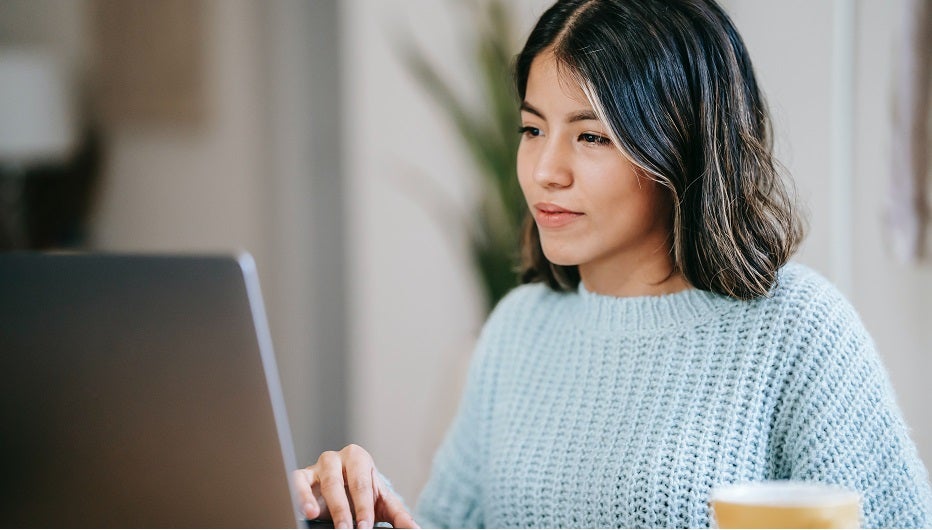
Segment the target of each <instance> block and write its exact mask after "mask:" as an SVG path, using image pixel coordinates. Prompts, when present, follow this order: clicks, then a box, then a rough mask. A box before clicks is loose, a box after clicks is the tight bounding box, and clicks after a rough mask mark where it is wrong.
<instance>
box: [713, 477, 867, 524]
mask: <svg viewBox="0 0 932 530" xmlns="http://www.w3.org/2000/svg"><path fill="white" fill-rule="evenodd" d="M709 505H710V507H711V509H712V513H711V515H712V522H713V525H715V526H717V527H718V528H858V527H860V520H861V497H860V495H858V494H857V493H855V492H853V491H851V490H848V489H845V488H842V487H840V486H831V485H828V484H819V483H816V482H793V481H767V482H750V483H745V484H736V485H733V486H724V487H719V488H715V489H713V490H712V495H711V497H710V499H709Z"/></svg>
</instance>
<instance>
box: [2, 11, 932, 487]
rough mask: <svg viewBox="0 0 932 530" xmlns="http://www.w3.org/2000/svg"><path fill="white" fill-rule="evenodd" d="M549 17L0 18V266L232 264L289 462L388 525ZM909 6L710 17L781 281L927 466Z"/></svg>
mask: <svg viewBox="0 0 932 530" xmlns="http://www.w3.org/2000/svg"><path fill="white" fill-rule="evenodd" d="M549 3H550V2H549V0H513V1H509V2H507V3H506V5H505V7H504V8H501V9H497V8H496V7H495V5H494V4H488V3H485V2H480V1H455V0H444V1H438V0H379V1H376V0H340V1H337V0H314V1H310V0H272V1H267V2H266V1H258V0H0V117H2V118H0V200H2V202H0V217H2V221H0V226H2V228H3V230H2V232H0V244H2V246H3V248H45V249H47V248H66V249H74V248H77V249H94V250H104V251H146V252H149V251H155V252H229V251H235V250H239V249H245V250H248V251H250V252H251V253H253V255H254V256H255V258H256V261H257V263H258V266H259V271H260V276H261V280H262V282H263V289H264V295H265V299H266V305H267V308H268V314H269V320H270V323H271V327H272V332H273V339H274V343H275V348H276V353H277V356H278V359H279V369H280V370H281V379H282V383H283V387H284V390H285V394H286V396H285V397H286V402H287V406H288V412H289V416H290V420H291V426H292V430H293V434H294V438H295V445H296V448H297V453H298V460H299V463H301V464H302V465H306V464H310V463H312V462H314V461H315V460H316V458H317V455H318V454H319V453H320V452H321V451H323V450H326V449H339V448H340V447H342V446H343V445H345V444H346V443H348V442H355V443H358V444H360V445H362V446H363V447H365V448H367V449H368V450H369V451H370V452H371V453H372V454H373V456H374V457H375V460H376V463H377V465H378V466H379V468H380V470H381V471H382V472H383V473H385V474H386V475H387V476H389V477H390V478H391V479H392V480H393V481H394V483H395V486H396V487H397V489H398V490H399V491H400V492H401V493H402V494H403V495H404V496H405V498H406V499H407V500H408V502H409V503H413V502H414V501H415V499H416V496H417V493H418V492H419V491H420V488H421V487H422V485H423V484H424V482H425V480H426V478H427V474H428V472H429V469H430V463H431V457H432V453H433V451H434V449H435V448H436V446H437V444H438V443H439V441H440V439H441V437H442V435H443V432H444V430H445V428H446V426H447V424H448V422H449V421H450V418H451V416H452V415H453V413H454V411H455V408H456V405H457V401H458V398H459V390H460V387H461V384H462V378H463V375H464V370H465V367H466V365H467V363H468V361H469V357H470V354H471V350H472V347H473V344H474V341H475V339H476V337H477V334H478V332H479V329H480V326H481V324H482V321H483V319H484V317H485V314H486V311H487V308H488V306H489V305H490V303H491V301H492V300H494V297H495V296H497V295H498V293H500V292H501V290H502V281H503V280H502V279H501V274H498V276H496V274H495V273H494V272H491V273H490V272H489V271H494V270H495V268H494V267H493V266H494V265H495V264H496V263H501V262H502V260H503V259H504V260H505V261H507V259H508V257H509V255H508V251H506V250H503V249H502V248H501V241H506V242H507V241H508V240H509V239H508V238H509V237H510V232H509V231H508V230H507V229H505V228H502V227H506V226H507V223H508V222H509V220H510V219H511V218H512V217H513V215H514V212H515V207H514V204H512V203H511V202H510V199H509V198H510V197H512V195H509V194H511V193H513V191H514V190H513V188H512V187H511V184H509V182H512V181H510V180H507V179H506V180H507V182H506V181H503V180H502V179H501V174H502V172H508V171H509V168H510V167H511V166H510V164H511V163H513V162H512V161H510V158H509V157H504V156H503V155H502V153H508V152H509V150H510V149H512V147H511V146H512V145H513V143H514V142H515V141H516V140H517V134H514V135H513V136H507V137H506V136H503V135H502V134H501V131H502V130H510V129H511V128H512V127H515V126H516V125H517V123H512V121H511V120H512V118H511V117H509V114H508V112H509V110H508V109H506V108H503V107H502V95H503V94H505V95H506V96H507V92H503V90H506V89H503V88H502V87H507V79H506V78H505V74H502V73H500V72H499V73H498V74H495V73H494V72H496V70H495V69H496V68H499V67H500V63H501V62H502V61H501V57H505V58H506V59H508V58H510V57H511V55H513V54H514V53H516V52H517V51H518V50H519V48H520V45H521V43H522V40H523V38H524V37H525V36H526V35H527V32H528V31H529V30H530V28H531V26H532V25H533V23H534V21H535V20H536V19H537V17H538V16H539V15H540V14H541V13H542V12H543V10H544V9H545V8H546V7H547V5H549ZM922 3H923V0H894V1H889V2H872V1H868V0H856V1H855V0H835V1H822V2H810V1H808V0H789V1H785V2H779V3H777V2H756V1H751V0H728V1H725V2H724V6H725V8H726V9H727V10H728V12H729V13H730V14H731V15H732V17H733V18H734V20H735V22H736V23H737V25H738V28H739V31H741V32H742V35H743V37H744V39H745V41H746V43H747V45H748V47H749V48H750V52H751V56H752V58H753V60H754V61H755V66H756V70H757V73H758V76H759V81H760V82H761V84H762V86H763V90H764V91H765V93H766V95H767V97H768V99H769V102H770V106H771V111H772V113H773V116H774V122H775V123H774V129H775V132H776V140H777V151H778V156H779V158H780V160H781V161H782V162H783V164H784V165H785V166H786V167H787V169H788V170H789V173H790V174H791V175H792V176H793V178H794V180H795V182H796V184H797V187H798V190H799V194H800V197H801V198H802V200H803V201H804V203H805V204H806V205H807V207H808V210H809V221H810V227H811V228H810V232H809V237H808V239H807V241H806V243H805V245H804V247H803V248H802V250H801V252H800V253H799V255H798V257H797V260H798V261H800V262H803V263H806V264H808V265H810V266H812V267H814V268H815V269H817V270H819V271H820V272H821V273H823V274H824V275H826V276H827V277H828V278H829V279H831V280H832V281H833V282H834V283H835V284H836V285H838V286H839V288H840V289H841V290H842V291H843V292H844V293H845V294H846V295H847V296H848V297H849V299H850V300H851V301H852V302H853V303H854V305H855V307H856V308H857V309H858V311H859V313H860V314H861V316H862V319H863V320H864V322H865V324H866V326H867V328H868V329H869V331H870V332H871V333H872V334H873V337H874V339H875V341H876V343H877V346H878V350H879V352H880V354H881V356H882V357H883V360H884V362H885V363H886V366H887V368H888V370H889V372H890V376H891V379H892V381H893V385H894V388H895V389H896V392H897V396H898V399H899V404H900V406H901V408H902V409H903V411H904V413H905V416H906V419H907V422H908V423H909V424H910V426H911V428H912V435H913V439H914V440H915V442H916V443H917V445H918V447H919V451H920V454H921V456H922V457H923V459H924V461H925V462H926V465H927V467H928V466H929V465H930V464H932V418H930V416H929V412H928V405H929V398H928V390H927V388H928V387H927V375H928V374H929V373H930V372H932V370H930V369H932V266H930V264H929V262H928V260H925V261H924V260H923V259H922V258H921V248H922V246H921V243H923V242H924V239H923V238H924V234H925V232H924V231H923V230H922V228H923V227H924V226H926V225H925V223H926V219H925V217H924V216H927V215H928V213H927V212H924V211H922V208H921V207H917V206H916V205H917V204H919V205H921V204H923V202H922V201H921V200H917V197H921V198H922V199H925V195H923V194H926V193H927V192H928V186H924V185H922V182H923V180H922V179H913V178H905V177H904V175H906V174H907V173H909V171H910V167H911V166H910V165H909V164H908V163H906V162H910V163H912V162H914V161H916V160H919V161H920V162H923V161H926V163H927V153H928V144H927V143H921V142H920V143H918V144H917V143H916V141H915V140H916V139H915V137H909V135H907V136H906V137H904V136H903V132H902V131H903V130H906V129H909V127H906V129H904V116H906V118H907V119H906V120H905V121H906V122H909V123H912V125H913V128H912V129H909V130H910V131H912V132H913V133H915V131H916V130H917V129H916V127H915V126H914V125H915V122H916V120H912V121H911V122H910V120H909V119H908V118H909V116H912V115H913V114H911V113H910V109H911V107H910V106H909V105H910V104H911V102H916V101H918V102H920V104H919V105H918V106H919V107H922V105H921V102H922V101H925V102H926V103H925V112H926V114H923V116H927V115H928V108H927V107H928V60H927V57H928V55H929V53H930V52H929V49H928V39H927V38H926V39H925V41H926V44H924V45H923V44H920V45H919V47H918V48H916V46H915V42H917V39H916V38H913V37H915V35H916V34H917V33H916V30H915V29H914V27H915V25H916V20H917V19H916V16H915V13H916V9H917V5H918V6H920V7H921V5H922ZM926 11H928V10H926ZM928 33H929V32H925V34H928ZM911 35H912V36H913V37H911ZM918 35H920V36H921V35H922V32H920V33H918ZM918 40H922V39H918ZM917 50H918V52H917ZM923 56H925V57H926V60H925V63H922V62H921V61H922V57H923ZM917 64H919V65H921V64H925V65H926V66H925V69H923V68H919V67H917V66H916V65H917ZM917 72H918V73H920V74H921V73H922V72H925V73H924V74H923V75H924V76H925V77H924V78H923V77H922V76H919V77H920V79H919V81H918V82H917V79H916V75H914V74H916V73H917ZM922 79H925V81H924V82H923V81H922ZM916 87H918V88H916ZM917 94H918V97H917ZM923 98H924V99H923ZM904 109H905V110H904ZM907 125H908V124H907ZM921 125H923V126H925V125H927V123H926V122H925V121H922V122H921ZM914 136H915V135H914ZM904 138H905V140H904ZM910 138H911V139H910ZM482 139H489V140H490V142H491V143H486V142H485V141H484V140H482ZM922 139H927V137H926V136H922V135H920V140H922ZM480 140H482V141H480ZM908 142H912V143H908ZM905 145H912V146H913V147H914V148H913V150H912V151H910V150H909V149H906V148H905V147H904V146H905ZM916 145H919V146H920V147H918V148H915V146H916ZM482 160H485V162H481V161H482ZM914 165H915V164H914ZM926 167H927V165H926V166H922V173H921V174H922V176H923V177H926V176H927V171H926ZM904 168H905V169H904ZM913 169H915V168H913ZM914 173H915V171H914ZM927 181H928V180H925V182H927ZM904 190H905V191H904ZM904 197H905V199H904ZM518 206H519V207H520V204H519V205H518ZM914 210H915V212H914ZM906 214H910V215H906ZM912 214H914V215H912ZM898 219H899V220H898ZM903 219H905V220H903ZM917 227H918V228H917ZM904 233H905V234H906V235H905V236H903V234H904ZM917 234H918V235H917ZM898 238H899V239H898ZM904 238H905V241H906V243H902V241H903V240H904ZM910 242H912V243H910ZM917 242H918V243H917ZM507 280H508V278H507V274H506V279H505V281H507Z"/></svg>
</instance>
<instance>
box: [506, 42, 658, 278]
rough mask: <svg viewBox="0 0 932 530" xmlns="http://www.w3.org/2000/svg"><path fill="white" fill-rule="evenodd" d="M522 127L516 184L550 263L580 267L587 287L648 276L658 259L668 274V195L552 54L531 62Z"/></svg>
mask: <svg viewBox="0 0 932 530" xmlns="http://www.w3.org/2000/svg"><path fill="white" fill-rule="evenodd" d="M521 124H522V138H521V144H520V147H519V148H518V180H519V181H520V183H521V189H522V191H523V192H524V197H525V199H526V200H527V204H528V207H529V208H530V210H531V213H532V214H533V215H534V219H535V221H536V222H537V227H538V229H539V232H540V241H541V246H542V247H543V251H544V255H545V256H547V259H548V260H550V261H551V262H552V263H555V264H557V265H578V266H579V271H580V274H581V275H582V277H583V280H585V281H586V285H587V287H588V286H589V282H588V280H587V276H592V275H594V274H597V273H598V272H599V271H603V272H605V273H606V274H607V275H608V274H611V275H615V274H619V273H620V274H630V273H633V272H635V271H642V269H643V268H644V265H645V264H646V262H648V261H649V262H651V263H654V264H656V263H658V257H659V258H661V259H662V260H663V263H664V264H665V265H667V267H666V269H667V270H666V271H665V272H669V263H670V258H669V250H670V238H669V237H668V236H669V234H670V230H671V226H670V225H671V215H670V211H671V206H672V205H671V204H670V200H669V198H668V197H669V195H668V194H667V192H666V190H664V189H663V188H662V187H661V186H660V185H659V184H657V183H656V182H654V181H653V180H651V179H649V178H647V177H646V176H643V175H639V170H638V169H637V168H636V166H634V165H633V164H632V163H631V162H630V161H629V160H628V159H627V158H626V157H625V155H624V154H622V152H621V151H620V150H619V149H618V148H617V147H616V146H615V145H614V144H613V143H612V142H611V140H609V135H608V128H607V127H606V125H605V124H604V123H602V122H601V121H599V120H598V118H596V115H595V112H594V110H593V108H592V106H591V105H590V104H589V102H588V100H587V99H586V96H585V94H584V93H583V91H582V89H581V88H580V87H579V86H578V85H577V84H576V83H574V82H573V81H572V80H571V79H570V78H569V77H567V76H565V75H563V76H561V75H560V73H559V72H558V70H557V65H556V62H555V60H554V58H553V55H552V54H551V53H549V52H548V51H544V52H542V53H541V54H540V55H538V56H537V57H536V58H535V59H534V61H533V62H532V63H531V69H530V72H529V77H528V83H527V90H526V92H525V100H524V102H523V103H522V105H521ZM642 272H643V271H642ZM654 276H656V275H654ZM661 277H662V276H661Z"/></svg>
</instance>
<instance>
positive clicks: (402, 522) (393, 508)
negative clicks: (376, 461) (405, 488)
mask: <svg viewBox="0 0 932 530" xmlns="http://www.w3.org/2000/svg"><path fill="white" fill-rule="evenodd" d="M373 474H375V470H374V469H373ZM374 480H375V481H376V486H377V488H378V492H379V493H378V497H379V500H378V504H377V506H376V511H377V513H378V516H379V520H380V521H386V520H387V521H388V522H390V523H391V524H392V526H393V527H395V528H420V526H418V524H417V523H416V522H415V521H414V517H411V514H409V513H408V510H406V509H405V507H404V504H402V503H401V501H400V500H399V499H398V497H395V495H394V494H393V493H392V492H391V490H389V489H388V488H387V487H385V485H384V484H382V482H381V481H380V480H379V478H378V475H375V476H374Z"/></svg>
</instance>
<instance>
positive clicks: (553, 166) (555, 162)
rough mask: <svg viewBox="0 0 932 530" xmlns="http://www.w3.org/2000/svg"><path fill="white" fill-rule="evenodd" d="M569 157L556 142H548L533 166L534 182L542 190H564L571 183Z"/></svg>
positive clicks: (571, 174)
mask: <svg viewBox="0 0 932 530" xmlns="http://www.w3.org/2000/svg"><path fill="white" fill-rule="evenodd" d="M569 162H570V155H569V153H567V152H566V150H565V149H563V148H562V147H561V146H560V144H559V143H558V142H555V141H548V142H546V144H545V145H544V146H543V149H542V150H541V151H540V156H539V157H538V158H537V164H536V165H535V166H534V181H535V182H536V183H537V184H538V185H540V186H542V187H544V188H565V187H567V186H569V185H570V184H572V183H573V171H572V169H571V168H570V163H569Z"/></svg>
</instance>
